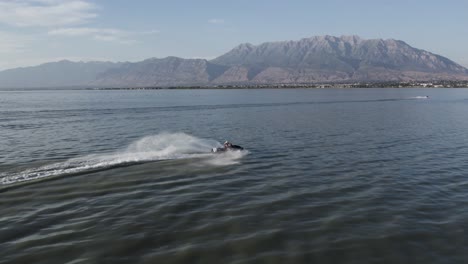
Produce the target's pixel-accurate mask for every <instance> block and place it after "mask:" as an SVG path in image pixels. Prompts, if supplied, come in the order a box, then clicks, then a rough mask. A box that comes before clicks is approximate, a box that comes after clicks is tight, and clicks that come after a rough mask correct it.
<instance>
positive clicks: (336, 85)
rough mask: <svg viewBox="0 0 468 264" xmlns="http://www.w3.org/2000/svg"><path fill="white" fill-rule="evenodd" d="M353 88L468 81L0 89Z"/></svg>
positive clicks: (463, 84) (464, 85)
mask: <svg viewBox="0 0 468 264" xmlns="http://www.w3.org/2000/svg"><path fill="white" fill-rule="evenodd" d="M352 88H381V89H386V88H468V81H432V82H416V81H415V82H356V83H321V84H312V83H303V84H302V83H301V84H230V85H212V86H209V85H206V86H205V85H193V86H134V87H33V88H0V91H34V90H36V91H38V90H203V89H206V90H230V89H352Z"/></svg>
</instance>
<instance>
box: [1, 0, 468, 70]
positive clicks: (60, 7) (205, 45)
mask: <svg viewBox="0 0 468 264" xmlns="http://www.w3.org/2000/svg"><path fill="white" fill-rule="evenodd" d="M181 6H182V7H181ZM467 8H468V3H467V2H464V1H452V2H451V4H450V5H448V4H444V3H429V2H427V3H424V5H421V4H417V3H414V2H413V3H408V2H406V1H392V2H387V1H383V2H382V1H381V2H379V3H377V2H375V1H360V2H359V3H354V2H352V3H351V2H346V1H339V0H334V1H327V2H315V3H309V2H307V1H297V2H295V3H284V2H280V1H256V2H247V1H238V2H236V3H218V2H216V1H204V2H202V3H198V2H197V3H194V2H189V3H184V4H183V5H181V4H180V3H172V2H169V1H157V2H156V1H155V2H153V1H139V2H138V4H135V3H130V2H126V1H112V2H103V1H91V0H72V1H64V0H18V1H1V0H0V37H1V38H2V40H3V41H2V43H1V44H0V56H1V58H2V60H1V63H0V70H5V69H10V68H16V67H24V66H33V65H38V64H41V63H45V62H51V61H58V60H64V59H66V60H72V61H94V60H97V61H140V60H143V59H147V58H151V57H158V58H161V57H167V56H177V57H182V58H204V59H212V58H215V57H216V56H219V55H221V54H223V53H225V52H227V51H228V50H230V49H232V48H233V47H235V46H236V45H238V44H240V43H247V42H248V43H252V44H254V45H256V44H260V43H263V42H271V41H284V40H298V39H301V38H307V37H312V36H317V35H333V36H341V35H358V36H360V37H362V38H365V39H374V38H382V39H398V40H403V41H405V42H407V43H408V44H409V45H411V46H413V47H416V48H420V49H424V50H427V51H429V52H432V53H435V54H439V55H442V56H444V57H447V58H449V59H451V60H453V61H455V62H456V63H459V64H461V65H463V66H465V67H467V66H468V51H467V50H466V46H467V44H468V35H467V34H465V33H466V31H467V29H466V26H465V25H466V24H467V22H468V18H466V16H465V15H464V10H467ZM382 14H385V15H382Z"/></svg>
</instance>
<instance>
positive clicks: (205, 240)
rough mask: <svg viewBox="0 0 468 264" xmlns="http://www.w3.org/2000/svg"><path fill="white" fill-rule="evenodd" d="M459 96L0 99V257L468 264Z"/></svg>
mask: <svg viewBox="0 0 468 264" xmlns="http://www.w3.org/2000/svg"><path fill="white" fill-rule="evenodd" d="M426 95H427V96H429V98H425V96H426ZM467 98H468V90H464V89H458V90H456V89H433V90H430V89H349V90H345V89H329V90H318V89H293V90H273V89H272V90H225V91H221V90H155V91H143V90H142V91H91V90H90V91H85V90H82V91H79V90H78V91H0V147H1V151H0V252H1V254H0V263H47V264H50V263H69V264H72V263H73V264H78V263H467V262H468V251H467V250H466V249H467V248H468V100H467ZM224 140H230V141H231V142H233V143H235V144H238V145H241V146H243V147H244V148H245V149H246V150H245V151H242V152H230V153H224V154H212V153H210V152H209V151H210V149H211V148H213V147H219V146H220V144H221V143H222V142H223V141H224Z"/></svg>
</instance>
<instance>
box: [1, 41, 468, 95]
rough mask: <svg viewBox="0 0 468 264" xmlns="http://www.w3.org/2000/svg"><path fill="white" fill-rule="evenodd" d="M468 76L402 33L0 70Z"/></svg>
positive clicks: (79, 82) (98, 79)
mask: <svg viewBox="0 0 468 264" xmlns="http://www.w3.org/2000/svg"><path fill="white" fill-rule="evenodd" d="M437 79H445V80H450V79H456V80H468V70H467V69H466V68H464V67H462V66H461V65H459V64H457V63H455V62H453V61H451V60H449V59H447V58H445V57H442V56H440V55H436V54H433V53H430V52H428V51H424V50H420V49H416V48H413V47H411V46H410V45H408V44H406V43H405V42H403V41H401V40H394V39H386V40H383V39H369V40H366V39H362V38H360V37H358V36H341V37H334V36H316V37H311V38H304V39H301V40H298V41H281V42H266V43H262V44H259V45H252V44H249V43H245V44H241V45H239V46H237V47H235V48H234V49H232V50H231V51H229V52H227V53H225V54H223V55H221V56H219V57H217V58H215V59H213V60H211V61H208V60H204V59H182V58H177V57H167V58H163V59H157V58H151V59H147V60H144V61H141V62H135V63H128V62H127V63H111V62H87V63H84V62H70V61H60V62H55V63H46V64H42V65H39V66H36V67H26V68H18V69H11V70H6V71H2V72H0V87H46V86H47V87H55V86H61V87H66V86H89V87H91V86H98V87H132V86H133V87H135V86H136V87H138V86H186V85H218V84H235V83H243V84H268V83H317V82H343V81H411V80H437Z"/></svg>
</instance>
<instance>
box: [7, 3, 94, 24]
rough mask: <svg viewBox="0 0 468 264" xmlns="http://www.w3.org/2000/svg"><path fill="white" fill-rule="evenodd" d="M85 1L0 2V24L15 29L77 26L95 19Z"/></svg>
mask: <svg viewBox="0 0 468 264" xmlns="http://www.w3.org/2000/svg"><path fill="white" fill-rule="evenodd" d="M96 9H97V7H96V6H95V5H94V4H92V3H90V2H89V1H85V0H68V1H67V0H10V1H8V0H0V23H1V24H7V25H10V26H17V27H53V26H69V25H78V24H83V23H87V22H89V21H90V20H91V19H93V18H95V17H97V13H96V12H95V10H96Z"/></svg>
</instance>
